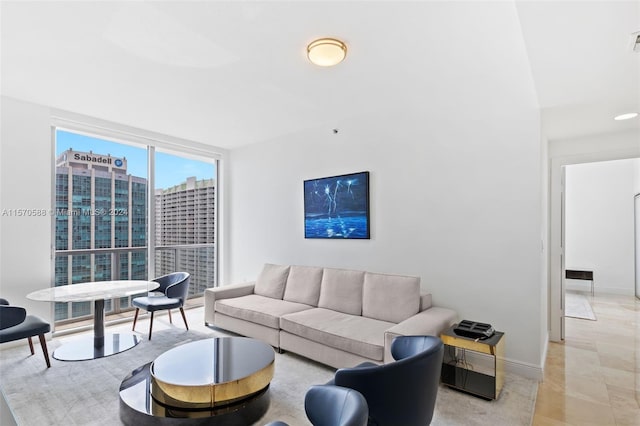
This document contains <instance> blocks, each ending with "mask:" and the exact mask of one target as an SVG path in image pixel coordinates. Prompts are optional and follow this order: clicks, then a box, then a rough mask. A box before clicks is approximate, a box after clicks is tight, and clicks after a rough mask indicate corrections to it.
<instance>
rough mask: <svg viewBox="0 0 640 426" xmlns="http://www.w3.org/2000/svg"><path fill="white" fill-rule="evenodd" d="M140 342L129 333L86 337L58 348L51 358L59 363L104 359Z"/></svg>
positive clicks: (138, 338)
mask: <svg viewBox="0 0 640 426" xmlns="http://www.w3.org/2000/svg"><path fill="white" fill-rule="evenodd" d="M140 341H141V339H140V337H138V336H136V335H135V334H129V333H120V334H105V335H104V336H103V337H102V338H99V337H95V336H86V337H81V338H78V339H76V340H73V341H71V342H69V343H65V344H64V345H62V346H60V347H59V348H58V349H56V350H55V351H54V352H53V357H54V358H55V359H57V360H60V361H84V360H89V359H96V358H104V357H106V356H110V355H114V354H117V353H120V352H124V351H126V350H128V349H131V348H133V347H134V346H135V345H137V344H138V343H140Z"/></svg>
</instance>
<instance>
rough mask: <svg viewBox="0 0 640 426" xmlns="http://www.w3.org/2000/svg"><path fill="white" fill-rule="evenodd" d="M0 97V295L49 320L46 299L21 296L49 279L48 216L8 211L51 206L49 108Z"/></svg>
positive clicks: (50, 315)
mask: <svg viewBox="0 0 640 426" xmlns="http://www.w3.org/2000/svg"><path fill="white" fill-rule="evenodd" d="M1 102H2V105H1V106H2V112H1V116H0V117H1V122H2V129H1V133H0V136H1V139H2V140H1V142H0V147H1V148H0V149H2V156H1V157H0V160H1V164H0V173H1V174H2V180H1V187H0V194H1V197H0V198H1V199H2V206H1V207H2V210H0V229H1V232H2V240H1V241H0V245H1V246H2V256H1V257H0V294H1V295H2V297H4V298H6V299H8V300H9V301H10V302H11V303H12V304H14V305H21V306H24V307H25V308H26V309H27V310H28V311H29V313H33V314H35V315H39V316H41V317H42V318H46V319H47V320H49V321H50V320H51V318H52V308H51V304H49V303H42V302H34V301H31V300H28V299H27V298H26V295H27V294H28V293H30V292H32V291H35V290H39V289H42V288H45V287H49V286H50V285H51V283H52V274H51V271H52V269H51V237H52V234H51V217H50V216H48V215H44V216H15V215H12V212H13V211H14V210H15V209H36V210H42V209H44V210H45V211H48V210H49V209H50V208H51V176H52V164H53V162H52V144H51V132H50V125H49V123H50V116H49V115H50V114H49V109H48V108H46V107H42V106H37V105H33V104H30V103H26V102H20V101H16V100H13V99H10V98H6V97H2V100H1Z"/></svg>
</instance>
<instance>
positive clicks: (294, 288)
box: [284, 265, 322, 306]
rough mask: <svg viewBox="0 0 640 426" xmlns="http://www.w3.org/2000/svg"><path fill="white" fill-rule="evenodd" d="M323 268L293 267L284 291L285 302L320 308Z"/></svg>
mask: <svg viewBox="0 0 640 426" xmlns="http://www.w3.org/2000/svg"><path fill="white" fill-rule="evenodd" d="M321 283H322V268H318V267H316V266H297V265H292V266H291V269H290V270H289V277H288V278H287V286H286V287H285V289H284V300H288V301H289V302H296V303H304V304H306V305H311V306H318V299H319V298H320V284H321Z"/></svg>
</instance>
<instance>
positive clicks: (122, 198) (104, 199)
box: [55, 149, 147, 320]
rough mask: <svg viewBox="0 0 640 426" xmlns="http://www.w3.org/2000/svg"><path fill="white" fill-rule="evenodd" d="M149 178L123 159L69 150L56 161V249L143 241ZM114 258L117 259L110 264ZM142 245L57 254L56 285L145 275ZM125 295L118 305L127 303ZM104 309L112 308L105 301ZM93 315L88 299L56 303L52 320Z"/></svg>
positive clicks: (109, 245)
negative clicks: (133, 171) (130, 171)
mask: <svg viewBox="0 0 640 426" xmlns="http://www.w3.org/2000/svg"><path fill="white" fill-rule="evenodd" d="M146 217H147V180H146V179H145V178H142V177H137V176H131V175H129V174H127V159H126V158H119V157H112V156H111V155H101V154H95V153H93V152H91V151H89V152H81V151H74V150H73V149H69V150H67V151H65V152H63V153H62V154H60V155H59V156H58V158H57V160H56V211H55V221H56V229H55V234H56V235H55V248H56V250H80V249H109V248H127V247H130V248H132V247H145V246H146V245H147V221H146ZM114 263H115V264H114ZM146 278H147V253H146V250H137V251H136V250H133V251H129V250H124V251H118V252H108V251H105V252H104V253H96V252H94V253H82V254H68V255H56V260H55V285H56V286H61V285H68V284H75V283H79V282H86V281H105V280H110V279H146ZM128 303H129V301H128V299H127V298H122V299H121V300H120V305H121V306H120V307H128ZM105 307H106V309H107V310H110V309H111V306H110V302H109V301H107V304H106V306H105ZM90 314H91V306H90V302H79V303H75V302H74V303H72V304H71V312H69V307H68V304H67V303H56V308H55V319H56V320H64V319H68V318H75V317H80V316H84V315H90Z"/></svg>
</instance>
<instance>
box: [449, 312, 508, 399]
mask: <svg viewBox="0 0 640 426" xmlns="http://www.w3.org/2000/svg"><path fill="white" fill-rule="evenodd" d="M456 325H457V324H454V325H453V326H451V327H449V328H448V329H447V330H446V331H444V332H443V333H442V334H440V338H441V339H442V342H443V343H444V344H445V347H444V359H443V361H442V375H441V380H442V383H444V384H445V385H447V386H449V387H452V388H454V389H458V390H461V391H464V392H467V393H470V394H472V395H476V396H479V397H481V398H484V399H487V400H490V399H497V398H498V396H499V395H500V391H501V390H502V386H503V384H504V343H505V339H504V333H503V332H500V331H496V332H495V334H494V335H493V336H491V337H489V338H488V339H484V340H482V339H473V338H469V337H464V336H458V335H457V334H456V333H455V332H454V331H453V329H454V328H455V326H456ZM460 351H462V354H463V356H457V353H460ZM464 351H472V352H479V353H481V354H485V355H489V356H491V357H492V359H493V372H492V373H490V374H485V373H481V372H479V371H474V370H472V369H471V368H470V364H469V363H467V362H460V359H461V358H462V359H466V354H465V353H464Z"/></svg>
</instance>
